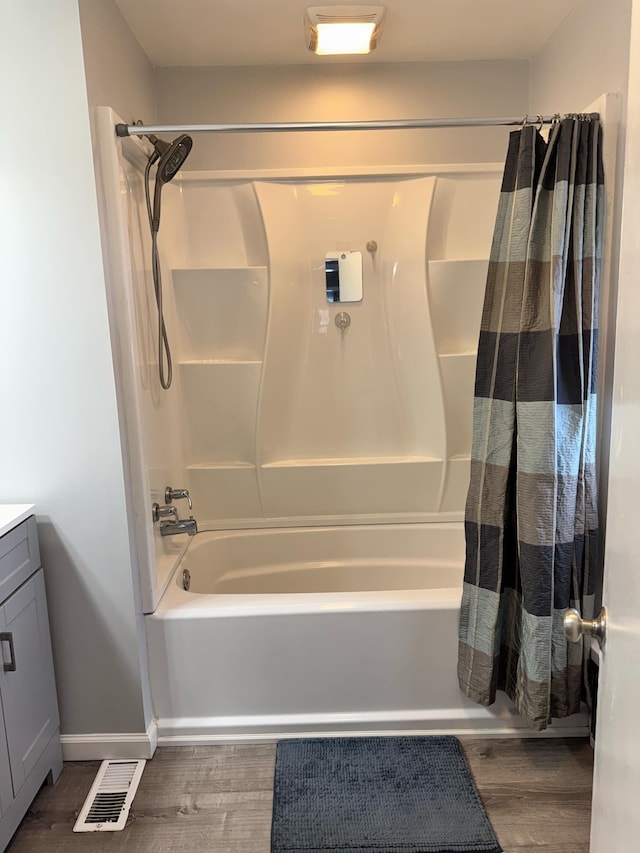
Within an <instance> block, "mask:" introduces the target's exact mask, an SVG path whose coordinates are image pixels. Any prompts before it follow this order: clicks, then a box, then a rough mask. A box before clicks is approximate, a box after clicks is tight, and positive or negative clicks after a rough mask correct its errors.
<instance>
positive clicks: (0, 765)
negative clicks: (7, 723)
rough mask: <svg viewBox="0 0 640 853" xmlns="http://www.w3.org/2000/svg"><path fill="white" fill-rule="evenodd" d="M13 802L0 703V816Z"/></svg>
mask: <svg viewBox="0 0 640 853" xmlns="http://www.w3.org/2000/svg"><path fill="white" fill-rule="evenodd" d="M12 802H13V787H12V786H11V769H10V767H9V752H8V750H7V741H6V737H5V733H4V717H3V715H2V705H0V817H2V815H3V814H4V813H5V812H6V810H7V809H8V808H9V806H10V805H11V803H12Z"/></svg>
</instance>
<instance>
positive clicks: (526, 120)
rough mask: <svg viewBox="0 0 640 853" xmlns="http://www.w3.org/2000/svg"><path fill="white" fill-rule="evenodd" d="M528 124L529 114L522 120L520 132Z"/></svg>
mask: <svg viewBox="0 0 640 853" xmlns="http://www.w3.org/2000/svg"><path fill="white" fill-rule="evenodd" d="M528 124H529V113H527V114H526V116H525V117H524V118H523V119H522V127H521V130H524V129H525V127H526V126H527V125H528Z"/></svg>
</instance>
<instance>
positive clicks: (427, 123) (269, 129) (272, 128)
mask: <svg viewBox="0 0 640 853" xmlns="http://www.w3.org/2000/svg"><path fill="white" fill-rule="evenodd" d="M559 120H560V115H559V114H556V115H553V116H541V115H538V116H532V117H530V116H528V115H527V116H524V118H523V117H522V116H521V117H519V118H518V117H513V116H511V117H507V118H505V117H502V118H426V119H390V120H386V121H298V122H275V123H274V122H265V123H258V124H187V125H168V124H167V125H165V124H158V125H143V124H132V125H127V124H116V134H117V136H121V137H124V136H143V135H145V134H156V133H278V132H282V133H290V132H297V131H306V130H309V131H323V130H328V131H335V130H412V129H413V130H420V129H427V128H437V127H523V126H525V125H527V124H535V125H538V126H540V127H542V125H545V124H554V123H555V122H557V121H559Z"/></svg>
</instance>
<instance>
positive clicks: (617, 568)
mask: <svg viewBox="0 0 640 853" xmlns="http://www.w3.org/2000/svg"><path fill="white" fill-rule="evenodd" d="M629 81H630V82H629V104H628V121H627V134H628V135H627V145H626V157H625V188H624V196H623V227H622V242H621V260H620V279H619V291H618V308H617V318H618V320H617V332H616V355H615V375H614V404H613V422H612V429H611V458H610V473H609V498H608V501H609V503H608V513H607V544H606V552H605V566H606V578H605V590H604V603H605V605H606V607H607V611H608V627H607V640H606V643H605V646H604V653H603V664H602V668H601V676H600V689H599V693H598V723H597V732H596V756H595V758H596V761H595V778H594V790H593V816H592V821H591V853H632V852H633V853H637V851H638V850H640V0H634V2H633V22H632V28H631V65H630V75H629Z"/></svg>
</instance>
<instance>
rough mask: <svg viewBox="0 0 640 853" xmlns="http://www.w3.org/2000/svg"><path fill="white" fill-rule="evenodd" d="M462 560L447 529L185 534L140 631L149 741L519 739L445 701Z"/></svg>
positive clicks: (484, 715)
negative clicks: (338, 735)
mask: <svg viewBox="0 0 640 853" xmlns="http://www.w3.org/2000/svg"><path fill="white" fill-rule="evenodd" d="M463 557H464V534H463V528H462V525H461V524H397V525H375V526H358V527H326V528H298V529H286V530H285V529H277V530H252V531H224V532H215V533H200V534H198V535H197V536H196V537H194V540H193V541H192V542H191V544H190V545H189V548H188V549H187V551H186V553H185V555H184V557H183V558H182V560H181V561H180V563H179V564H178V566H177V568H176V571H175V573H174V576H173V578H172V580H171V582H170V584H169V586H168V588H167V590H166V592H165V594H164V595H163V597H162V600H161V602H160V605H159V606H158V608H157V610H156V611H155V613H153V614H152V615H149V616H147V617H146V625H147V639H148V646H149V666H150V677H151V692H152V698H153V703H154V710H155V714H156V717H157V722H158V734H159V737H160V739H161V741H164V742H180V741H184V742H190V743H198V742H208V741H215V740H223V739H234V740H249V739H253V738H265V739H273V738H276V737H282V736H287V735H301V734H314V735H319V734H324V733H327V734H328V733H335V732H344V733H351V734H354V733H362V734H364V733H367V734H371V733H384V732H392V731H398V730H401V731H405V732H407V731H411V732H420V733H424V732H449V733H464V732H469V733H482V734H489V733H494V734H508V733H513V732H520V733H523V732H522V731H521V730H522V722H521V720H520V718H519V717H518V715H517V714H514V713H513V711H512V710H511V709H510V705H509V703H508V702H507V701H505V699H504V697H502V698H501V699H500V700H499V701H498V702H497V703H496V704H495V705H494V706H493V707H492V708H490V709H488V708H481V707H479V706H478V705H475V704H474V703H472V702H470V701H469V700H468V699H466V698H464V697H463V696H462V695H461V694H460V691H459V690H458V686H457V680H456V656H457V623H458V608H459V604H460V596H461V587H462V573H463ZM185 569H186V570H188V572H189V573H190V575H191V588H190V591H189V592H187V591H185V589H184V588H183V582H182V578H183V572H184V570H185ZM553 729H558V733H559V734H563V735H568V734H573V733H575V734H581V735H583V734H585V733H586V732H587V721H586V717H585V718H582V717H580V719H578V718H572V719H571V721H570V725H567V724H566V723H565V724H563V725H557V726H556V725H554V727H553Z"/></svg>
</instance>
